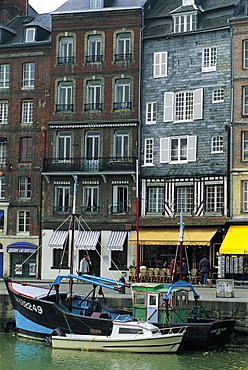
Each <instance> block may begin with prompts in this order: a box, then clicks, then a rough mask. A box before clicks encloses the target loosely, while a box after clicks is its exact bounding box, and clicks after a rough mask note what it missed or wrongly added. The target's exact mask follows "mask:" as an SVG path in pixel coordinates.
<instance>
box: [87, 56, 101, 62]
mask: <svg viewBox="0 0 248 370" xmlns="http://www.w3.org/2000/svg"><path fill="white" fill-rule="evenodd" d="M102 60H103V58H102V55H86V63H87V64H89V63H102Z"/></svg>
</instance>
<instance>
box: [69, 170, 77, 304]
mask: <svg viewBox="0 0 248 370" xmlns="http://www.w3.org/2000/svg"><path fill="white" fill-rule="evenodd" d="M73 178H74V188H73V205H72V221H71V230H72V232H71V251H70V274H71V275H73V262H74V261H73V260H74V233H75V218H76V194H77V185H78V184H77V179H78V177H77V175H75V176H74V177H73ZM72 287H73V279H72V278H70V282H69V293H70V297H72Z"/></svg>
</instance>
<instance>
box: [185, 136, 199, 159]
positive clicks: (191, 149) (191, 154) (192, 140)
mask: <svg viewBox="0 0 248 370" xmlns="http://www.w3.org/2000/svg"><path fill="white" fill-rule="evenodd" d="M196 141H197V136H188V148H187V149H188V162H195V161H196Z"/></svg>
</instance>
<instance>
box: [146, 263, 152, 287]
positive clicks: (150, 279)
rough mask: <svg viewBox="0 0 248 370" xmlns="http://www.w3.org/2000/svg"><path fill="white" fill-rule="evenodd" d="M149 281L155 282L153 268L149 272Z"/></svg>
mask: <svg viewBox="0 0 248 370" xmlns="http://www.w3.org/2000/svg"><path fill="white" fill-rule="evenodd" d="M147 281H150V282H151V283H152V282H153V268H152V267H149V269H148V271H147Z"/></svg>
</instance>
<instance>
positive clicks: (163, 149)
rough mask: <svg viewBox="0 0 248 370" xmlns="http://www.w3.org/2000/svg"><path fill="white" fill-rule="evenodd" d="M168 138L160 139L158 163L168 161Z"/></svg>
mask: <svg viewBox="0 0 248 370" xmlns="http://www.w3.org/2000/svg"><path fill="white" fill-rule="evenodd" d="M169 143H170V142H169V138H168V137H163V138H161V139H160V163H168V162H169V158H170V157H169Z"/></svg>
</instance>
